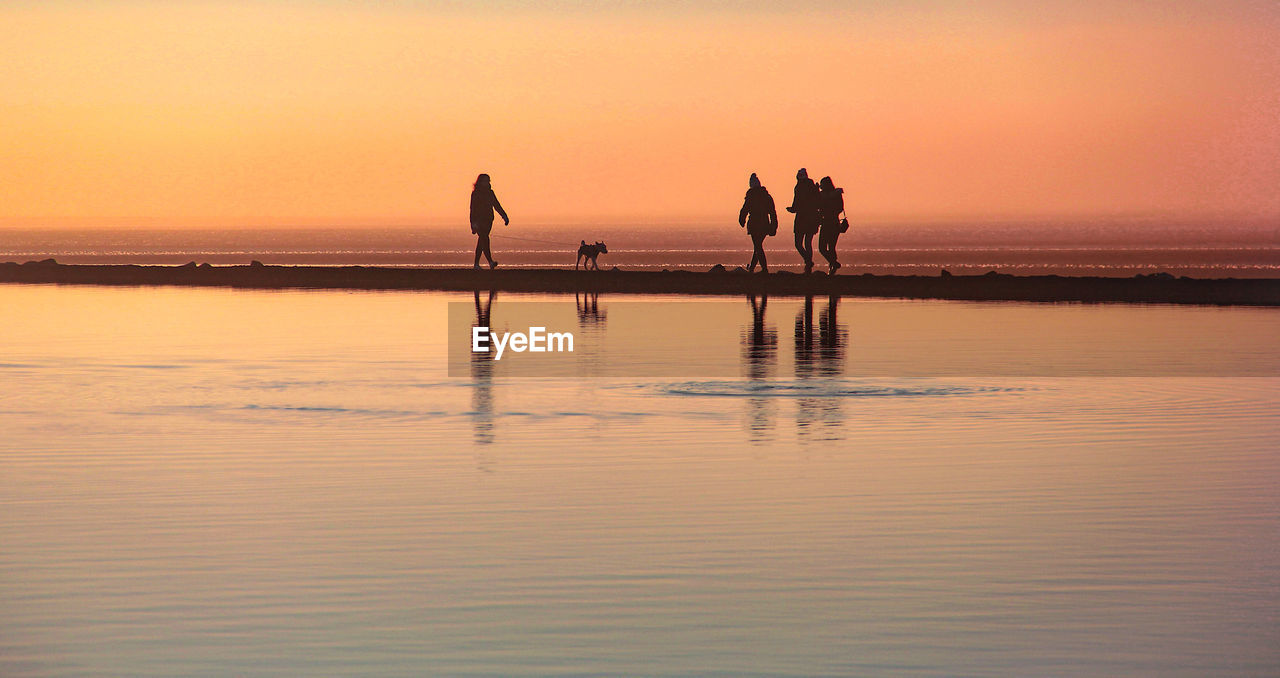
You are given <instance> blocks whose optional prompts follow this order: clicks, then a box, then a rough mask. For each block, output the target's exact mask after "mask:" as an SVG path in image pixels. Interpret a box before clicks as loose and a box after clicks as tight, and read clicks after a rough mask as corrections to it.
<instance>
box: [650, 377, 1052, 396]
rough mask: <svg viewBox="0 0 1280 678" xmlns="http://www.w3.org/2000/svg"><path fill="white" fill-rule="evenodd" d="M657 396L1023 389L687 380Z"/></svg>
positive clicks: (1011, 389) (938, 393)
mask: <svg viewBox="0 0 1280 678" xmlns="http://www.w3.org/2000/svg"><path fill="white" fill-rule="evenodd" d="M652 388H653V389H654V390H655V391H656V392H657V393H658V394H660V395H680V396H702V397H729V398H735V397H737V398H924V397H936V396H971V395H984V394H995V393H1016V392H1020V391H1025V390H1028V389H1026V388H1015V387H1001V386H956V385H901V384H897V385H883V384H867V383H862V382H852V381H849V380H844V379H822V380H790V381H686V382H679V383H670V384H656V385H654V386H653V387H652Z"/></svg>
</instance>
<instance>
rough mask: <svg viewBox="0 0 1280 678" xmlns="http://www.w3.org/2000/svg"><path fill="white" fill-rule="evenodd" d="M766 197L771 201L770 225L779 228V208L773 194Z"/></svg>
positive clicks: (769, 203)
mask: <svg viewBox="0 0 1280 678" xmlns="http://www.w3.org/2000/svg"><path fill="white" fill-rule="evenodd" d="M766 199H767V200H768V201H769V202H768V205H769V227H770V228H774V229H776V228H778V208H777V206H775V205H774V202H773V196H771V195H770V196H767V197H766Z"/></svg>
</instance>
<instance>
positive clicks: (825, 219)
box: [818, 177, 848, 275]
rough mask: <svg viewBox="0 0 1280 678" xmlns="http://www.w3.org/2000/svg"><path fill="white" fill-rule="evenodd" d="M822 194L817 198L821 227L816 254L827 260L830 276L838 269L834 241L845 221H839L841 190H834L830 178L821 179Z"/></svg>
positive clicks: (842, 191) (841, 209)
mask: <svg viewBox="0 0 1280 678" xmlns="http://www.w3.org/2000/svg"><path fill="white" fill-rule="evenodd" d="M821 186H822V194H821V196H819V198H818V211H819V214H820V215H821V218H822V221H821V224H822V225H821V227H820V229H819V231H818V254H821V255H822V258H823V259H826V260H827V265H828V266H830V267H831V271H830V272H831V274H832V275H835V272H836V269H838V268H840V262H838V261H836V240H838V239H839V238H840V234H841V233H842V232H843V230H844V229H845V228H846V226H845V225H844V224H846V223H848V222H847V221H845V222H842V221H840V213H841V212H843V211H844V196H843V195H841V194H842V193H844V189H843V188H836V185H835V183H834V182H832V181H831V177H822V182H821Z"/></svg>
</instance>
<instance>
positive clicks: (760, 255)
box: [751, 233, 769, 273]
mask: <svg viewBox="0 0 1280 678" xmlns="http://www.w3.org/2000/svg"><path fill="white" fill-rule="evenodd" d="M764 239H765V235H764V234H763V233H756V234H754V235H752V236H751V244H752V245H754V246H755V248H756V251H755V253H754V254H752V255H751V268H753V269H754V268H755V267H756V262H757V261H759V262H760V272H761V273H768V272H769V260H768V259H766V258H765V256H764Z"/></svg>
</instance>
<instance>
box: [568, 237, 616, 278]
mask: <svg viewBox="0 0 1280 678" xmlns="http://www.w3.org/2000/svg"><path fill="white" fill-rule="evenodd" d="M608 253H609V248H608V247H605V246H604V243H602V242H599V241H596V244H594V245H588V244H587V241H586V240H583V241H582V247H579V248H578V258H577V260H575V261H574V262H573V270H575V271H576V270H578V264H582V268H583V269H584V270H586V269H590V268H592V267H594V268H595V269H596V270H597V271H598V270H600V264H599V262H597V261H596V257H598V256H600V255H601V254H608ZM584 258H585V261H584Z"/></svg>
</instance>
